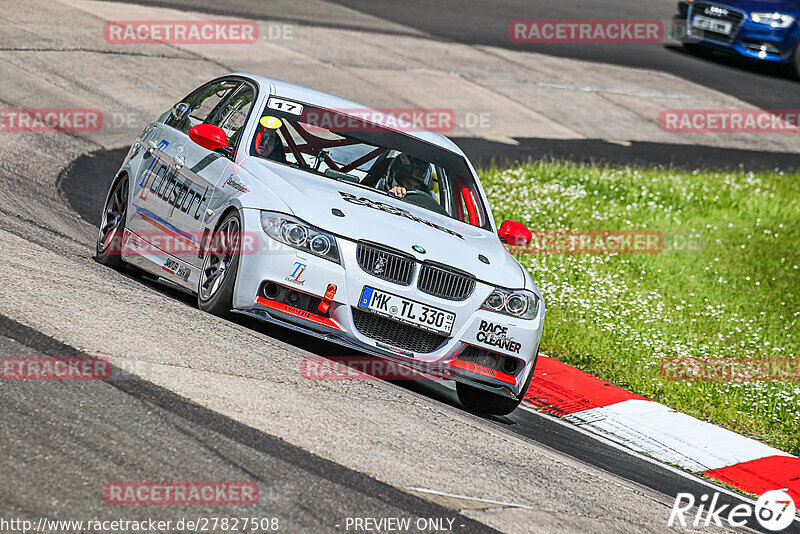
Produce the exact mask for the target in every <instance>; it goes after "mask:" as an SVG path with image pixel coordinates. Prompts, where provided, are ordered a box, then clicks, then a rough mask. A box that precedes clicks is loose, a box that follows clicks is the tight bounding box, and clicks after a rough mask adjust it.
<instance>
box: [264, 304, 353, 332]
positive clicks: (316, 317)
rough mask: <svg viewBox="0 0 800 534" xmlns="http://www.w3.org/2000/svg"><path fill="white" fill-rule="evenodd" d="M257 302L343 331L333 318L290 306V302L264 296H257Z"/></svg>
mask: <svg viewBox="0 0 800 534" xmlns="http://www.w3.org/2000/svg"><path fill="white" fill-rule="evenodd" d="M256 304H260V305H262V306H264V307H266V308H269V309H271V310H275V311H278V312H281V313H285V314H286V315H291V316H292V317H297V318H298V319H305V320H306V321H309V322H311V323H314V324H318V325H320V326H326V327H328V328H333V329H334V330H340V331H341V328H340V327H339V325H338V324H336V322H335V321H334V320H333V319H329V318H327V317H322V316H321V315H317V314H315V313H311V312H307V311H305V310H301V309H300V308H295V307H294V306H289V305H288V304H284V303H282V302H278V301H277V300H270V299H266V298H264V297H258V298H256Z"/></svg>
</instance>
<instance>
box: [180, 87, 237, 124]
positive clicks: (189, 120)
mask: <svg viewBox="0 0 800 534" xmlns="http://www.w3.org/2000/svg"><path fill="white" fill-rule="evenodd" d="M241 83H242V82H239V81H235V80H225V81H222V82H217V83H214V84H211V85H206V86H204V87H202V88H201V89H199V90H198V91H195V93H192V94H191V95H189V97H188V98H192V97H194V98H192V100H191V102H188V103H189V106H190V107H189V114H188V116H187V117H186V118H185V119H184V120H182V121H180V124H170V126H174V127H175V128H177V129H178V130H181V131H182V132H183V133H189V130H191V129H192V127H194V126H197V125H198V124H203V123H205V122H208V121H210V120H211V119H213V117H214V111H215V110H216V109H217V107H218V106H219V105H220V104H221V103H222V102H224V101H225V100H227V99H228V97H229V96H230V95H231V94H233V92H234V91H235V90H236V88H237V87H239V86H240V85H241ZM168 124H169V123H168Z"/></svg>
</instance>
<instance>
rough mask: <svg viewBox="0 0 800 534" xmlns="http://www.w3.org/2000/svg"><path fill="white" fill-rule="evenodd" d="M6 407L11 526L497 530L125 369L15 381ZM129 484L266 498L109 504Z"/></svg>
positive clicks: (2, 346)
mask: <svg viewBox="0 0 800 534" xmlns="http://www.w3.org/2000/svg"><path fill="white" fill-rule="evenodd" d="M0 332H3V335H0V354H37V355H49V356H82V354H81V353H80V352H79V351H76V350H75V349H73V348H71V347H68V346H66V345H63V344H61V343H59V342H57V341H55V340H53V339H52V338H48V337H46V336H43V335H42V334H40V333H38V332H35V331H33V330H31V329H29V328H27V327H24V326H22V325H20V324H18V323H15V322H13V321H10V320H8V319H7V318H5V317H2V316H0ZM83 356H85V355H83ZM0 405H2V407H3V424H2V425H1V426H0V442H1V443H3V447H2V449H3V462H2V463H0V480H4V481H15V483H13V484H3V485H2V486H0V512H1V513H2V516H3V517H5V518H6V519H8V518H9V516H12V517H14V518H17V519H26V520H29V521H32V522H33V523H34V524H35V523H36V522H37V521H38V520H39V518H40V517H48V518H50V519H56V518H62V519H63V518H69V519H70V520H90V519H91V520H100V521H104V520H114V519H119V518H124V519H126V520H129V521H142V520H146V519H148V518H153V519H155V520H159V521H167V520H171V521H173V522H177V521H178V520H179V519H181V518H186V519H189V520H196V518H198V517H229V518H235V517H257V518H273V517H277V518H280V531H281V532H300V531H302V532H328V531H335V530H340V529H337V525H345V518H347V517H406V518H411V519H412V521H416V520H417V519H418V518H420V517H431V518H433V517H437V518H448V519H452V520H453V525H454V530H455V531H456V532H495V531H494V530H492V529H489V528H488V527H486V526H485V525H481V524H480V523H477V522H476V521H474V520H471V519H469V518H466V517H463V516H461V515H459V514H457V513H455V512H453V511H451V510H447V509H445V508H442V507H441V506H438V505H436V504H433V503H431V502H428V501H425V500H422V499H420V498H418V497H415V496H413V495H410V494H408V493H405V492H402V491H400V490H398V489H396V488H393V487H391V486H387V485H386V484H384V483H381V482H378V481H376V480H374V479H372V478H370V477H368V476H366V475H363V474H361V473H358V472H355V471H352V470H350V469H347V468H345V467H342V466H339V465H337V464H335V463H333V462H330V461H328V460H325V459H322V458H320V457H318V456H315V455H313V454H311V453H308V452H306V451H303V450H301V449H298V448H297V447H294V446H292V445H290V444H288V443H286V442H284V441H282V440H279V439H276V438H274V437H273V436H270V435H267V434H264V433H262V432H259V431H257V430H254V429H252V428H249V427H247V426H245V425H243V424H241V423H239V422H237V421H234V420H232V419H229V418H227V417H224V416H222V415H219V414H217V413H214V412H211V411H209V410H207V409H205V408H203V407H201V406H198V405H196V404H194V403H192V402H189V401H187V400H186V399H183V398H181V397H179V396H178V395H175V394H174V393H171V392H169V391H167V390H165V389H163V388H159V387H157V386H154V385H152V384H150V383H148V382H145V381H143V380H140V379H138V378H136V377H134V376H132V375H129V374H127V373H124V372H119V373H115V374H114V376H113V378H112V379H111V380H109V381H105V382H98V381H69V382H59V383H41V382H17V381H13V382H6V383H4V384H3V386H2V387H0ZM124 480H133V481H136V480H162V481H169V480H176V481H182V480H218V481H248V482H255V483H256V484H257V485H258V486H259V493H260V499H259V502H258V503H257V504H256V505H253V506H160V507H153V506H149V507H143V506H125V507H120V506H108V505H106V504H105V502H104V501H103V486H104V484H105V483H107V482H112V481H124ZM171 530H173V531H174V530H175V529H174V528H173V529H171Z"/></svg>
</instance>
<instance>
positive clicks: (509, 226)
mask: <svg viewBox="0 0 800 534" xmlns="http://www.w3.org/2000/svg"><path fill="white" fill-rule="evenodd" d="M497 235H499V236H500V241H502V242H504V243H507V244H509V245H512V246H515V247H524V246H525V245H527V244H528V243H530V242H531V239H533V234H531V231H530V230H528V227H527V226H525V225H524V224H522V223H520V222H517V221H506V222H504V223H503V224H502V225H500V229H499V230H498V231H497Z"/></svg>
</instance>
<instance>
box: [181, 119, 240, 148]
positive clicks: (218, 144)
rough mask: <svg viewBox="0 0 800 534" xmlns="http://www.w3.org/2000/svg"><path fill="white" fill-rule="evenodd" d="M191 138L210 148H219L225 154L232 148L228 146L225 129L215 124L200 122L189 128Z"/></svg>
mask: <svg viewBox="0 0 800 534" xmlns="http://www.w3.org/2000/svg"><path fill="white" fill-rule="evenodd" d="M189 138H190V139H191V140H192V141H194V142H195V143H197V144H198V145H200V146H201V147H203V148H207V149H208V150H213V151H217V150H219V151H220V152H221V153H223V154H226V155H227V154H228V153H230V151H231V148H230V147H229V146H228V136H227V135H225V130H223V129H222V128H220V127H219V126H214V125H213V124H198V125H197V126H194V127H192V129H191V130H189Z"/></svg>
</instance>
